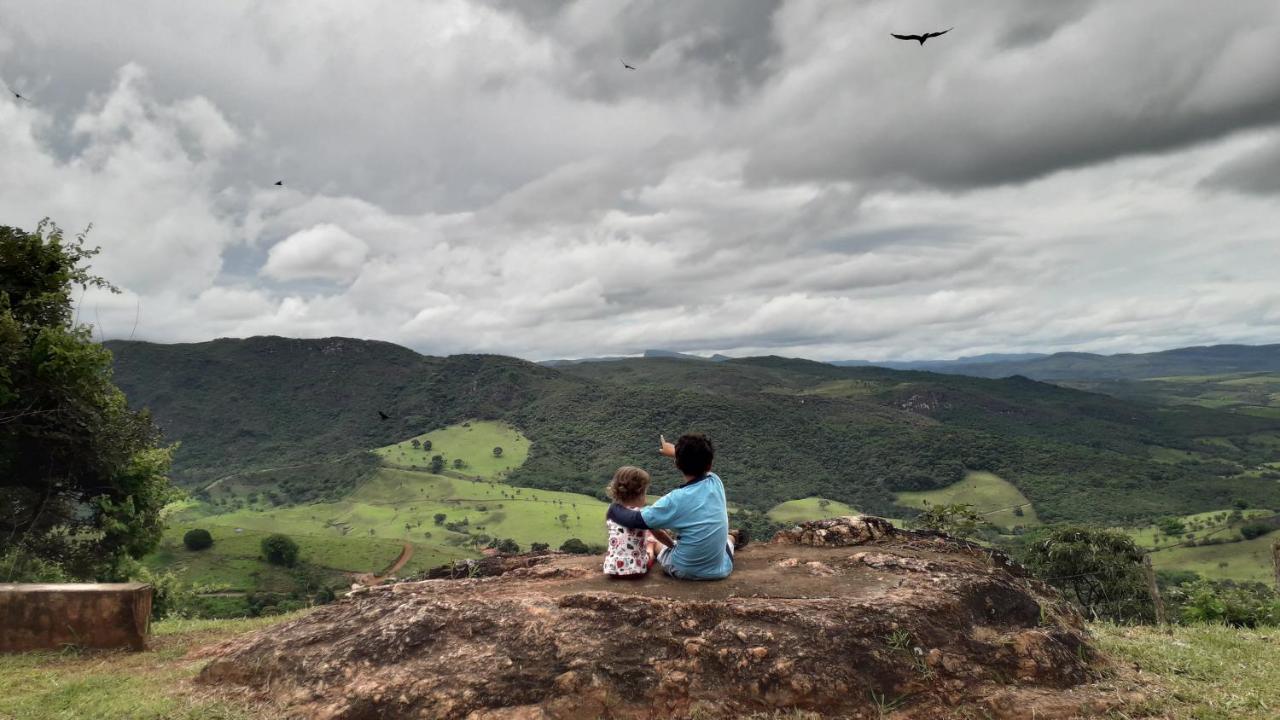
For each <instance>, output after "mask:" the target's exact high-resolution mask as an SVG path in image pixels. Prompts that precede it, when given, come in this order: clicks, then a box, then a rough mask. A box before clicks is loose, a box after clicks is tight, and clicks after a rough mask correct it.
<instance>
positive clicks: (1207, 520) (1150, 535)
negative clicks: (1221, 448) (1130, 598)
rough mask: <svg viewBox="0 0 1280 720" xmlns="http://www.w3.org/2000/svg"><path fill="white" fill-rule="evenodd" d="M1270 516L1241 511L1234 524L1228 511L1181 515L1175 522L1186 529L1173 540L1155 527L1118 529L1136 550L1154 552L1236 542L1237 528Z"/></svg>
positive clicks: (1258, 511)
mask: <svg viewBox="0 0 1280 720" xmlns="http://www.w3.org/2000/svg"><path fill="white" fill-rule="evenodd" d="M1274 514H1275V513H1274V512H1272V511H1271V510H1264V509H1261V508H1250V509H1248V510H1244V511H1241V513H1240V516H1241V518H1242V520H1237V521H1233V520H1231V510H1209V511H1207V512H1201V513H1193V514H1191V515H1182V516H1180V517H1179V518H1178V519H1179V520H1181V521H1182V524H1183V525H1184V526H1186V530H1185V532H1182V533H1179V534H1178V535H1176V536H1173V537H1170V536H1168V535H1165V534H1164V533H1162V532H1160V529H1159V528H1158V527H1156V526H1155V525H1145V526H1143V527H1138V528H1119V529H1120V530H1121V531H1123V532H1124V533H1125V534H1126V535H1128V536H1129V537H1131V538H1133V541H1134V542H1135V543H1137V544H1138V546H1139V547H1142V548H1146V549H1148V550H1158V549H1160V548H1167V547H1172V546H1174V545H1180V544H1182V543H1185V542H1187V541H1189V540H1196V541H1200V540H1204V539H1205V538H1222V539H1224V540H1225V539H1240V538H1241V537H1242V536H1241V535H1240V527H1241V526H1242V525H1245V524H1247V521H1248V520H1250V519H1252V518H1262V517H1271V516H1272V515H1274Z"/></svg>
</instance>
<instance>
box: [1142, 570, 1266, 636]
mask: <svg viewBox="0 0 1280 720" xmlns="http://www.w3.org/2000/svg"><path fill="white" fill-rule="evenodd" d="M1164 598H1165V601H1166V602H1167V603H1168V604H1169V608H1170V611H1171V612H1172V613H1175V617H1176V618H1177V619H1180V620H1181V621H1182V622H1186V623H1197V622H1208V623H1225V624H1227V625H1231V626H1234V627H1259V626H1270V627H1275V626H1280V594H1278V593H1277V592H1276V591H1275V590H1273V589H1271V588H1269V587H1267V586H1266V585H1264V584H1262V583H1235V582H1231V581H1229V580H1228V581H1216V582H1215V581H1209V580H1194V581H1192V582H1188V583H1185V584H1182V585H1180V586H1178V587H1176V588H1173V589H1171V590H1168V591H1166V592H1165V593H1164Z"/></svg>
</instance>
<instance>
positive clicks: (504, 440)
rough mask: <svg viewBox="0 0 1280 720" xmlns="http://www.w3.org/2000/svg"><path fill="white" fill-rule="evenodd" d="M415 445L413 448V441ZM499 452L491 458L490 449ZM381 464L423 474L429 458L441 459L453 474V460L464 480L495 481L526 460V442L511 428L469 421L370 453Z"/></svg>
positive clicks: (503, 424)
mask: <svg viewBox="0 0 1280 720" xmlns="http://www.w3.org/2000/svg"><path fill="white" fill-rule="evenodd" d="M415 440H416V441H417V442H418V443H419V446H418V447H416V448H415V447H414V446H413V443H414V441H415ZM423 441H428V442H430V443H431V449H430V450H423V449H422V447H423V446H422V443H423ZM498 447H500V448H502V456H501V457H498V456H495V455H494V454H493V450H494V448H498ZM373 452H374V453H375V454H376V455H378V456H379V457H381V458H382V459H383V461H384V462H386V463H388V464H390V465H395V466H397V467H402V468H410V469H413V468H417V469H422V470H426V469H428V468H429V467H430V466H431V458H432V456H435V455H441V456H443V457H444V460H445V468H446V469H449V470H454V469H455V468H454V467H453V463H454V460H458V459H461V460H462V462H463V463H464V466H463V467H462V468H461V469H457V470H456V472H458V473H459V474H462V475H466V476H468V477H477V478H483V479H485V480H498V479H501V478H504V477H506V476H507V474H508V473H510V472H511V471H512V470H514V469H516V468H518V467H520V466H521V465H523V464H524V461H525V459H526V458H528V457H529V439H528V438H526V437H525V436H524V435H523V434H522V433H521V432H520V431H519V430H517V429H516V428H515V427H514V426H512V425H508V424H506V423H500V422H489V421H483V420H472V421H470V422H467V423H463V424H459V425H450V426H449V427H446V428H441V429H439V430H432V431H431V432H429V433H424V434H422V435H417V436H415V437H412V438H409V439H407V440H404V441H401V442H398V443H396V444H394V445H387V446H385V447H380V448H377V449H376V450H374V451H373Z"/></svg>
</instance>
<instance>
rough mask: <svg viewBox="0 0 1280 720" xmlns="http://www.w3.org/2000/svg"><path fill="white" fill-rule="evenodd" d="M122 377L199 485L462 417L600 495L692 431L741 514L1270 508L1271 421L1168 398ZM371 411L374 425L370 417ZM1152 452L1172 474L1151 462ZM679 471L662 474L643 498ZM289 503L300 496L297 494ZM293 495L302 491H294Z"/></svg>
mask: <svg viewBox="0 0 1280 720" xmlns="http://www.w3.org/2000/svg"><path fill="white" fill-rule="evenodd" d="M107 347H108V348H109V349H110V350H111V351H112V353H113V354H114V356H115V358H116V363H115V374H116V380H117V382H118V384H119V385H120V386H121V388H122V389H123V390H124V391H125V392H126V394H127V395H128V397H129V400H130V403H131V404H132V405H134V406H136V407H147V408H150V409H151V411H152V413H153V414H154V416H155V418H156V419H157V421H158V423H159V424H160V425H161V427H162V429H163V430H164V432H165V435H166V437H167V438H168V439H169V440H171V441H175V442H179V443H180V446H179V447H178V448H177V451H176V453H175V456H174V477H175V479H176V480H177V481H178V482H179V483H180V484H182V485H184V486H187V487H190V488H193V489H198V488H200V487H203V486H204V485H207V484H208V483H210V482H212V481H214V480H216V479H218V478H220V477H224V476H226V475H228V474H234V473H245V472H264V471H268V470H270V471H272V472H276V473H279V474H282V475H283V476H288V477H289V478H290V479H291V480H292V481H293V483H294V484H295V485H296V484H297V483H298V482H308V483H332V484H333V487H335V488H340V487H348V486H349V485H350V484H351V483H354V482H356V481H358V479H359V476H360V473H362V472H367V467H365V466H362V465H360V464H358V463H354V464H348V465H338V464H336V463H337V462H338V461H342V462H347V463H351V458H353V457H358V456H360V455H361V454H362V451H364V450H367V449H369V448H373V447H378V446H381V445H386V444H390V443H392V442H396V441H399V440H403V439H405V438H408V437H411V436H414V435H417V434H419V433H422V432H425V431H427V430H431V429H433V428H438V427H442V426H445V425H450V424H454V423H460V422H464V421H466V420H469V419H496V420H505V421H507V422H510V423H512V424H514V425H515V426H516V427H518V428H520V429H521V430H522V431H523V432H524V433H525V434H526V435H527V436H528V437H529V438H530V440H531V441H532V446H531V449H530V453H529V458H528V461H527V462H526V463H525V464H524V465H523V466H522V467H521V468H520V469H519V470H517V471H515V472H514V473H513V475H512V476H511V477H510V478H509V480H510V482H512V483H513V484H518V485H525V486H532V487H539V488H547V489H553V490H570V491H575V492H585V493H590V494H596V495H598V494H599V493H600V489H601V488H602V487H603V486H604V485H605V483H606V481H607V479H608V477H609V476H610V475H611V474H612V472H613V470H614V469H616V468H617V467H618V466H619V465H623V464H634V465H640V466H642V467H649V468H651V469H654V470H658V469H660V468H663V467H664V465H663V464H659V463H658V462H655V461H656V460H657V458H656V457H655V456H654V449H655V448H656V440H657V436H658V434H659V433H665V434H667V435H668V436H674V435H678V434H679V433H681V432H684V431H687V430H695V429H696V430H702V431H705V432H707V433H708V434H709V435H710V436H711V437H712V438H713V439H714V440H715V442H716V444H717V447H718V449H719V451H718V457H717V461H716V469H717V471H718V472H719V473H720V474H721V476H722V477H724V478H725V480H726V482H727V483H728V485H729V487H730V495H731V497H732V499H733V501H734V502H735V503H737V504H739V505H741V506H743V507H748V508H754V509H761V510H763V509H768V508H770V507H772V506H773V505H774V504H776V503H778V502H781V501H785V500H791V499H795V498H803V497H809V496H819V497H824V498H830V499H832V500H837V501H840V502H844V503H847V504H849V505H852V506H853V507H857V508H859V509H861V510H864V511H868V512H875V513H881V514H888V515H893V514H900V513H901V512H902V510H901V508H897V507H895V505H894V495H895V493H896V492H899V491H903V490H926V489H933V488H938V487H943V486H946V485H949V484H951V483H954V482H956V481H957V480H959V479H960V478H961V477H963V475H964V473H965V472H966V471H970V470H984V471H989V472H992V473H996V474H997V475H999V476H1001V477H1003V478H1005V479H1006V480H1008V481H1010V482H1012V483H1014V484H1015V485H1016V486H1017V487H1018V489H1020V490H1021V491H1022V492H1023V493H1024V494H1026V495H1027V496H1028V497H1029V498H1030V499H1031V500H1032V501H1033V502H1034V503H1035V507H1036V510H1037V512H1038V514H1039V515H1040V517H1041V518H1043V519H1046V520H1051V521H1052V520H1062V519H1076V520H1094V521H1108V522H1115V521H1120V520H1126V519H1135V518H1147V517H1151V516H1154V515H1160V514H1170V513H1188V512H1196V511H1200V510H1203V509H1204V508H1205V507H1226V506H1229V505H1230V503H1231V502H1232V501H1233V500H1235V499H1237V498H1240V499H1244V500H1246V501H1248V502H1249V503H1251V504H1253V505H1255V506H1264V507H1267V506H1272V507H1274V506H1277V505H1280V487H1277V484H1276V483H1275V482H1261V481H1259V480H1258V479H1257V478H1255V477H1252V476H1249V475H1248V474H1247V473H1245V472H1244V470H1245V469H1246V468H1252V467H1254V466H1257V465H1258V464H1260V463H1261V462H1265V461H1270V460H1274V459H1275V458H1271V457H1269V456H1268V457H1263V456H1262V455H1261V454H1260V453H1263V452H1264V449H1265V448H1264V447H1263V446H1261V445H1256V444H1255V445H1250V444H1248V443H1246V442H1240V443H1235V444H1232V443H1230V442H1227V443H1212V444H1209V443H1200V442H1197V440H1196V438H1198V437H1202V436H1208V435H1212V436H1215V437H1222V438H1232V437H1237V438H1248V437H1249V436H1251V435H1253V434H1257V433H1270V432H1280V420H1277V419H1274V418H1270V419H1269V418H1263V417H1250V416H1244V415H1237V414H1229V413H1222V412H1217V411H1214V410H1212V409H1208V408H1196V407H1187V408H1162V407H1157V406H1155V405H1150V404H1145V403H1137V402H1131V401H1126V400H1120V399H1116V398H1111V397H1108V396H1105V395H1098V394H1093V393H1089V392H1084V391H1080V390H1074V389H1070V388H1065V387H1058V386H1055V385H1049V384H1045V383H1040V382H1036V381H1033V380H1029V379H1027V378H1022V377H1019V378H1010V379H1004V380H991V379H982V378H974V377H964V376H958V375H942V374H936V373H927V372H908V371H897V370H891V369H884V368H876V367H861V368H860V367H852V368H841V367H836V366H833V365H830V364H827V363H819V362H813V361H807V360H794V359H786V358H778V357H761V358H744V359H732V360H726V361H723V362H691V361H688V360H685V359H679V358H666V357H659V358H630V359H624V360H617V361H613V362H601V363H581V364H576V365H571V366H566V367H562V368H550V367H545V366H542V365H538V364H535V363H530V362H526V361H523V360H518V359H515V358H509V357H502V356H496V355H455V356H450V357H444V358H441V357H429V356H423V355H419V354H417V353H415V352H413V351H411V350H408V349H406V348H402V347H398V346H396V345H391V344H389V343H380V342H369V341H361V340H352V339H347V338H327V339H322V340H295V339H288V338H277V337H259V338H249V339H246V340H215V341H212V342H206V343H196V344H182V345H157V344H152V343H143V342H122V341H112V342H108V343H107ZM379 412H382V413H384V414H386V415H387V416H388V419H386V420H382V419H379V418H380V416H379ZM1159 448H1170V449H1175V450H1181V451H1184V452H1185V453H1186V457H1187V458H1191V459H1188V460H1186V461H1185V462H1179V463H1176V464H1172V463H1157V462H1153V461H1152V455H1153V453H1154V452H1156V451H1157V450H1158V449H1159ZM677 480H678V478H676V477H675V476H674V475H673V474H672V473H670V472H669V471H663V472H657V473H656V474H655V482H656V483H657V485H658V488H659V489H665V488H669V487H671V486H672V485H673V484H674V483H675V482H676V481H677ZM296 499H299V498H295V500H296ZM302 499H305V498H302Z"/></svg>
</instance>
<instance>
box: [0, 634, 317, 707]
mask: <svg viewBox="0 0 1280 720" xmlns="http://www.w3.org/2000/svg"><path fill="white" fill-rule="evenodd" d="M298 615H299V614H298V613H295V614H292V615H283V616H276V617H272V618H254V619H241V620H161V621H159V622H157V623H155V624H154V625H153V627H152V632H153V637H152V640H151V642H150V649H148V650H147V651H145V652H116V651H112V652H103V651H84V652H30V653H21V654H16V655H0V717H5V718H9V717H12V718H22V719H23V720H68V719H70V718H94V719H95V720H97V719H101V720H125V719H129V720H135V719H136V720H141V719H144V718H145V719H148V720H151V719H159V718H166V719H168V718H174V719H177V720H196V719H197V718H198V719H200V720H241V719H245V720H247V719H248V718H264V717H278V716H280V714H279V713H277V712H274V711H273V709H272V708H269V707H262V706H255V705H250V704H248V703H247V702H237V701H226V700H210V699H208V698H206V697H203V696H201V695H199V694H196V693H192V692H191V689H190V685H189V683H188V682H187V681H189V680H190V679H191V678H192V677H193V676H194V675H195V674H196V673H197V672H198V671H199V670H200V668H201V667H202V666H203V665H204V661H187V660H185V659H184V656H185V655H186V654H187V652H188V651H189V650H190V649H192V648H194V647H197V646H200V645H205V644H209V643H213V642H217V641H219V640H222V639H225V638H227V637H231V636H233V635H237V634H240V633H244V632H248V631H251V630H256V629H259V628H262V627H265V626H267V625H271V624H275V623H279V622H283V621H285V620H289V619H292V618H294V617H297V616H298Z"/></svg>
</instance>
